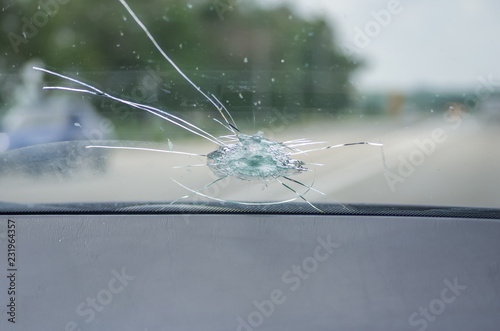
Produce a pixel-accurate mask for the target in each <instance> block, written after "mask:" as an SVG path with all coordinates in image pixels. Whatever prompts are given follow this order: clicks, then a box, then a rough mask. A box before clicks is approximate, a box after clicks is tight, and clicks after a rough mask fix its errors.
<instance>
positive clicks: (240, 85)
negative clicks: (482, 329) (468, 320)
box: [0, 0, 500, 212]
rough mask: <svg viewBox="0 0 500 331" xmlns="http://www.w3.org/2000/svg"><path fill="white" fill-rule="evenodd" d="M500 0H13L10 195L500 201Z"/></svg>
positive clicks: (4, 157) (46, 200) (5, 91)
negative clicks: (40, 0) (38, 0)
mask: <svg viewBox="0 0 500 331" xmlns="http://www.w3.org/2000/svg"><path fill="white" fill-rule="evenodd" d="M499 10H500V4H499V3H497V2H494V1H486V0H484V1H473V2H472V1H451V0H449V1H439V2H430V1H397V0H390V1H370V2H369V3H368V2H356V1H306V0H290V1H252V2H245V1H237V0H224V1H219V0H217V1H212V0H207V1H202V0H197V1H195V0H193V1H168V2H165V1H150V2H148V4H147V5H144V3H142V2H140V1H133V0H130V1H127V3H125V2H124V1H118V0H116V1H107V2H99V1H84V2H71V1H53V2H47V3H44V4H38V3H36V2H5V3H4V5H3V8H2V11H1V12H0V16H1V22H2V31H3V38H4V42H3V43H2V44H1V45H0V47H1V50H2V52H0V72H1V74H0V119H1V122H0V201H2V202H5V203H13V204H64V203H87V202H91V203H122V202H133V203H159V204H172V205H176V204H186V203H188V204H190V205H191V206H193V208H194V206H203V205H207V204H209V203H224V204H232V205H235V206H267V205H283V206H286V205H288V204H296V203H299V204H301V205H304V206H305V208H306V210H309V211H311V212H322V211H324V210H323V207H321V206H324V205H325V204H326V205H333V206H338V207H339V208H341V209H345V210H349V209H350V208H351V207H349V206H350V205H351V204H369V205H376V204H393V205H426V206H457V207H488V208H499V207H500V200H499V199H498V196H500V180H499V179H498V176H496V170H497V169H498V166H499V164H500V148H498V147H497V145H496V143H497V141H498V132H499V127H500V67H499V66H498V65H497V63H498V59H499V58H500V47H499V46H498V45H500V35H499V34H498V33H497V31H500V26H498V25H499V24H500V23H498V22H499V21H498V19H497V13H498V12H499ZM495 22H496V23H495ZM162 52H163V54H162ZM44 87H45V89H44Z"/></svg>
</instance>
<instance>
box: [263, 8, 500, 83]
mask: <svg viewBox="0 0 500 331" xmlns="http://www.w3.org/2000/svg"><path fill="white" fill-rule="evenodd" d="M260 1H261V2H262V3H263V4H264V5H266V6H270V5H272V6H274V5H278V4H280V3H289V4H291V5H292V7H293V8H294V9H295V11H296V12H297V13H300V15H302V16H305V17H314V16H323V17H324V18H325V19H326V20H327V21H328V22H329V24H331V25H332V26H333V27H334V29H335V33H336V37H337V38H338V40H339V41H340V45H341V46H342V47H341V48H342V49H343V52H344V53H345V54H346V55H348V56H349V57H351V58H352V59H362V60H363V61H364V62H365V63H366V66H364V67H363V68H362V69H361V70H359V71H358V72H357V74H356V75H355V77H354V78H353V80H354V81H353V83H354V84H355V85H356V86H358V87H359V88H361V89H373V90H378V89H395V90H405V91H406V90H415V89H431V90H432V89H439V90H451V89H456V88H475V87H477V86H478V84H484V83H482V82H484V81H488V82H490V83H489V85H490V87H491V86H493V85H494V86H495V87H496V89H500V65H499V62H498V59H500V20H499V19H498V18H499V17H500V1H497V0H434V1H433V0H372V1H368V0H349V1H348V0H260Z"/></svg>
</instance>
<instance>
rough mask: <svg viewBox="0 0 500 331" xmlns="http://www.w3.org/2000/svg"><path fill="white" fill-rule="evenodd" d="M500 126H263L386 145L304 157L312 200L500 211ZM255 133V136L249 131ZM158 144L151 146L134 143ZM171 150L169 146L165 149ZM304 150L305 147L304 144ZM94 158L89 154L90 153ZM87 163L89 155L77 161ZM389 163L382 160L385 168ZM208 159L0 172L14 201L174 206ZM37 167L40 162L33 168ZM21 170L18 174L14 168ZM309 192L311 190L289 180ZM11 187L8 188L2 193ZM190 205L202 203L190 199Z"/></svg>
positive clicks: (262, 188) (126, 155) (252, 193)
mask: <svg viewBox="0 0 500 331" xmlns="http://www.w3.org/2000/svg"><path fill="white" fill-rule="evenodd" d="M499 126H500V125H498V124H496V125H495V124H490V123H482V122H479V121H478V120H477V119H475V118H474V117H472V116H470V115H468V116H465V117H463V118H452V119H446V118H443V117H441V116H435V117H434V118H431V119H427V120H423V121H420V122H418V123H416V124H415V123H413V124H411V125H410V124H405V123H404V122H402V121H397V120H394V121H393V122H382V121H377V120H375V119H369V120H366V121H365V122H359V121H355V122H345V123H339V124H330V123H319V124H318V123H317V124H315V125H310V126H302V127H295V128H289V129H288V130H287V131H282V132H273V131H272V130H266V132H265V133H266V135H267V136H270V137H279V140H280V141H286V140H289V139H297V138H306V137H307V138H311V139H312V140H315V141H326V142H327V144H325V146H327V145H335V144H340V143H348V142H357V141H372V142H382V143H383V144H384V148H383V149H381V148H379V147H374V146H367V145H361V146H350V147H342V148H336V149H329V150H323V151H315V152H310V153H308V155H298V156H297V157H299V156H300V159H302V160H304V161H306V162H308V163H314V164H323V166H319V165H318V166H315V165H312V164H310V165H308V167H309V168H310V169H311V170H314V171H311V172H308V173H302V174H300V175H297V176H295V177H294V179H295V180H298V181H300V182H302V183H304V185H308V186H310V185H312V186H313V187H314V188H315V189H316V190H319V191H321V192H323V193H325V195H324V196H323V195H321V194H319V193H317V192H315V191H312V190H309V192H307V193H306V194H305V197H306V198H307V199H308V200H309V201H311V202H315V201H316V202H319V201H321V202H342V203H350V202H358V203H391V204H392V203H395V204H421V205H451V206H478V207H500V199H499V197H500V179H499V177H498V176H496V170H497V169H499V168H500V148H499V147H498V146H497V143H496V142H497V141H498V130H499ZM251 133H252V132H251ZM173 142H174V146H173V150H176V151H183V152H192V153H201V154H207V153H209V152H211V151H213V150H214V146H213V145H212V144H210V143H205V142H204V141H200V140H193V141H184V142H178V141H175V140H173ZM137 145H138V146H144V147H150V148H151V146H154V147H158V146H155V145H152V144H148V143H144V144H139V143H138V144H137ZM161 148H164V149H168V146H161ZM306 148H307V146H306ZM87 152H88V151H87ZM77 157H80V158H81V159H82V162H84V160H85V158H88V157H89V154H84V153H81V155H77ZM384 161H385V162H384ZM204 163H205V157H196V156H183V155H177V154H175V155H174V154H166V153H152V152H145V151H129V150H126V151H111V152H109V156H108V160H107V161H106V171H105V172H104V173H99V172H98V171H95V170H93V169H90V170H88V169H86V170H85V169H84V170H82V169H76V170H75V169H72V170H71V169H70V170H71V171H69V172H68V174H69V176H66V177H62V176H59V175H53V174H52V175H51V174H50V172H53V171H54V167H48V165H47V164H45V167H48V168H47V169H46V171H43V169H42V172H44V175H43V176H38V177H34V176H26V174H16V173H15V171H7V172H4V174H3V175H2V174H0V187H2V190H0V200H3V201H8V202H22V203H26V202H28V203H36V202H89V201H173V200H177V199H179V198H180V197H182V196H185V195H187V194H189V191H188V190H187V189H185V188H183V187H182V186H180V185H179V184H177V183H175V182H174V181H173V180H175V181H178V182H179V183H181V184H182V185H185V186H186V187H188V188H190V189H193V190H198V189H200V188H202V187H203V186H205V185H207V184H209V183H211V182H212V181H214V180H215V179H216V177H215V176H214V175H213V174H212V173H211V172H210V170H209V169H208V168H207V167H206V166H196V167H186V166H188V165H202V164H204ZM36 166H37V167H40V166H41V165H36ZM14 170H15V169H14ZM286 184H287V185H290V186H292V187H294V189H296V190H297V191H298V192H300V193H301V194H303V193H304V192H305V191H307V189H306V188H305V187H301V186H300V185H297V184H294V183H290V182H287V183H286ZM4 188H7V189H4ZM201 192H203V193H204V194H207V195H209V196H212V197H215V198H217V199H223V200H232V201H233V200H234V201H281V200H288V199H293V198H296V197H297V196H296V195H295V193H293V192H291V191H290V190H288V189H287V188H285V187H284V186H282V185H281V184H280V183H279V182H277V181H272V182H268V183H265V182H263V181H262V182H244V181H240V180H237V179H234V178H233V179H226V180H223V181H220V182H218V183H216V184H214V185H212V186H210V187H209V188H207V189H206V190H203V191H201ZM189 199H190V200H200V201H201V200H204V199H205V198H202V197H199V196H194V197H189Z"/></svg>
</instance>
